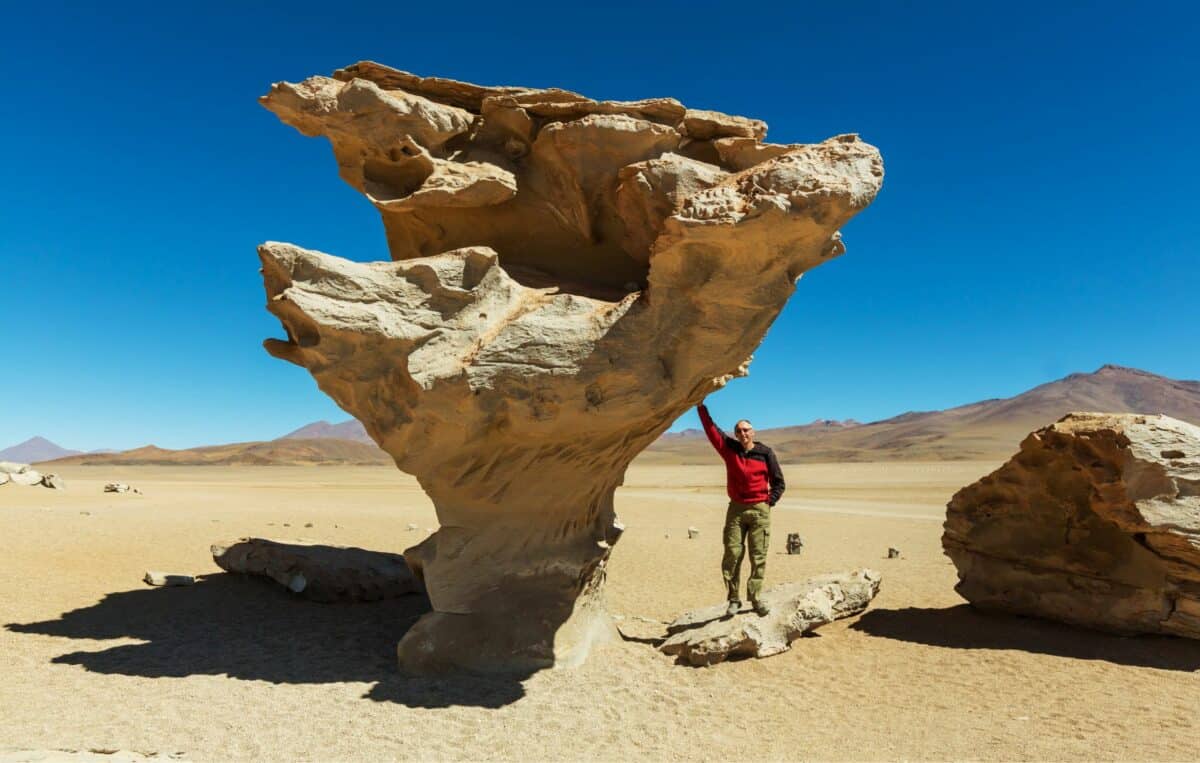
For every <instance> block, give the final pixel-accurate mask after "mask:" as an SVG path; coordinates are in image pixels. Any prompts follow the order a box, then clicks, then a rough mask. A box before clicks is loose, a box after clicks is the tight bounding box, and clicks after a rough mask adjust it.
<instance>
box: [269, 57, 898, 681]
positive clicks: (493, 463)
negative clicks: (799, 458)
mask: <svg viewBox="0 0 1200 763" xmlns="http://www.w3.org/2000/svg"><path fill="white" fill-rule="evenodd" d="M262 102H263V104H264V105H265V106H266V107H267V108H268V109H270V110H271V111H272V112H274V113H275V114H276V115H277V116H278V117H279V118H280V119H281V120H283V121H284V122H285V123H287V124H289V125H291V126H293V127H295V128H296V129H298V130H299V131H300V132H302V133H303V134H305V135H309V136H317V135H324V136H325V137H327V138H328V139H329V141H330V143H331V144H332V146H333V153H334V157H335V158H336V160H337V164H338V171H339V173H340V174H341V176H342V179H343V180H345V181H346V182H347V183H349V184H350V185H351V186H353V187H354V188H355V189H357V190H358V191H360V192H361V193H363V194H364V195H365V196H366V197H367V198H368V199H369V200H370V201H371V202H372V203H373V204H374V205H375V206H376V207H377V208H378V209H379V212H380V214H381V215H382V217H383V223H384V228H385V230H386V233H387V243H388V247H389V249H390V252H391V257H392V260H393V261H392V262H373V263H366V264H363V263H358V262H351V261H349V260H344V259H341V258H338V257H334V256H331V255H328V254H322V253H319V252H314V251H308V250H305V249H300V248H298V247H295V246H291V245H288V244H280V243H267V244H263V245H262V246H261V247H259V255H260V258H261V260H262V264H263V271H262V272H263V278H264V281H265V285H266V290H267V295H268V298H269V301H268V309H269V310H270V311H271V313H273V314H274V315H275V316H276V317H277V318H278V319H279V320H280V322H281V323H282V324H283V326H284V328H285V329H286V330H287V336H288V338H287V340H286V341H280V340H267V342H266V343H265V345H266V347H267V349H268V351H270V352H271V353H272V354H273V355H275V356H276V357H279V358H282V359H284V360H288V361H290V362H292V363H295V364H297V365H300V366H303V367H304V368H307V369H308V370H309V371H310V372H311V373H312V375H313V377H314V378H315V379H316V381H317V384H318V386H320V388H321V389H322V390H323V391H324V392H326V393H327V394H328V395H329V396H330V397H332V398H333V399H334V400H335V401H336V402H337V403H338V404H339V405H340V406H341V407H342V408H344V409H345V410H346V411H348V412H349V413H351V414H352V415H354V416H355V417H356V418H358V419H359V420H360V421H361V422H362V423H363V425H364V427H365V428H366V430H367V432H368V433H369V434H370V435H371V437H372V438H373V439H374V440H375V441H376V442H377V443H378V444H379V446H380V447H382V448H383V449H384V450H386V451H387V452H388V453H389V454H391V455H392V456H393V458H394V459H395V461H396V465H397V466H398V467H399V468H401V469H403V470H404V471H406V472H410V473H412V474H414V475H415V476H416V477H417V479H418V480H419V481H420V484H421V486H422V487H423V488H424V489H425V491H426V492H427V493H428V494H429V496H430V498H431V499H432V500H433V503H434V505H435V507H436V509H437V512H438V517H439V520H440V522H441V528H440V529H439V530H438V531H437V532H436V533H434V534H433V535H432V536H431V537H430V538H429V539H427V540H426V541H424V542H423V543H421V544H420V545H418V546H416V547H414V548H410V549H408V550H407V551H405V558H406V559H407V560H408V562H409V564H410V565H411V566H412V568H413V570H414V571H415V572H416V574H417V575H418V576H420V577H421V578H422V579H423V582H424V584H425V586H426V587H427V590H428V592H429V598H430V601H431V603H432V605H433V609H434V611H433V612H431V613H429V614H427V615H425V616H424V617H423V618H422V619H421V620H420V621H419V622H418V623H417V624H416V625H415V626H414V627H413V628H412V629H411V630H409V631H408V632H407V633H406V634H405V636H404V638H403V640H402V641H401V642H400V645H399V648H398V651H399V656H400V661H401V664H402V667H404V668H405V669H407V670H410V671H430V670H439V669H445V668H451V667H465V668H469V669H480V670H510V669H511V670H523V669H534V668H538V667H542V666H546V665H551V664H555V663H568V662H572V661H577V660H579V659H582V658H583V656H584V655H586V653H587V650H588V647H589V645H590V644H592V643H595V642H596V640H597V639H603V638H609V637H611V635H612V634H613V633H614V629H613V627H612V625H611V623H610V621H609V618H608V617H607V615H605V613H604V611H603V606H602V601H601V597H600V593H601V588H602V583H603V580H604V571H605V563H606V560H607V558H608V555H609V551H610V549H611V548H612V544H613V543H615V542H616V540H617V538H618V537H619V536H620V533H621V529H622V528H621V525H620V524H619V523H618V522H617V520H616V516H615V513H614V511H613V492H614V490H615V489H616V488H617V486H618V485H620V484H621V481H622V479H623V477H624V473H625V469H626V467H627V466H628V464H629V462H630V461H631V460H632V459H633V458H634V456H635V455H637V454H638V452H639V451H641V450H642V449H643V448H644V447H646V446H647V445H648V444H649V443H651V442H652V441H653V440H654V439H655V438H656V437H658V436H659V434H661V433H662V432H663V431H664V430H665V429H666V427H667V426H669V425H670V423H671V422H672V421H673V420H674V419H675V418H676V417H677V416H679V415H680V414H681V413H683V412H684V411H685V410H687V409H688V408H689V407H691V406H693V405H695V404H696V403H697V402H699V401H700V400H701V399H702V398H703V397H704V396H705V395H707V394H709V393H711V392H713V391H714V390H717V389H719V388H720V387H721V386H722V385H724V384H725V382H726V381H727V380H729V379H730V378H732V377H735V376H741V375H744V374H745V373H746V366H747V363H748V362H749V358H750V354H751V352H752V351H753V350H754V348H755V347H756V346H757V345H758V343H759V342H760V341H761V339H762V337H763V334H764V333H765V332H766V330H767V327H768V326H769V325H770V324H771V322H772V320H774V318H775V317H776V316H777V315H778V314H779V311H780V310H781V309H782V308H783V305H784V303H785V302H786V301H787V299H788V297H789V296H790V295H791V294H792V292H793V290H794V289H795V283H796V281H797V279H798V278H799V277H800V275H801V274H802V273H803V272H804V271H806V270H808V269H809V268H811V267H813V266H815V265H818V264H820V263H822V262H824V261H826V260H827V259H829V258H832V257H834V256H836V255H838V254H841V253H842V252H843V251H844V249H843V246H842V244H841V241H840V234H839V233H838V230H839V228H841V226H842V225H844V224H845V223H846V221H848V220H849V219H850V218H851V217H852V216H853V215H854V214H855V213H857V212H858V211H859V210H861V209H863V208H864V207H865V206H867V204H869V203H870V202H871V200H872V199H873V198H874V196H875V194H876V193H877V192H878V190H879V188H880V185H881V183H882V180H883V168H882V163H881V160H880V157H879V152H878V151H877V150H876V149H875V148H873V147H872V146H869V145H867V144H866V143H863V142H862V141H860V140H859V139H858V137H857V136H855V135H840V136H837V137H835V138H831V139H829V140H827V141H825V142H823V143H819V144H815V145H789V146H784V145H772V144H768V143H763V142H762V139H763V137H764V135H765V133H766V125H764V124H763V123H762V122H759V121H756V120H752V119H745V118H742V117H734V116H727V115H725V114H719V113H716V112H711V111H698V110H694V109H687V108H685V107H684V106H682V105H681V104H680V103H678V102H677V101H675V100H672V99H668V98H661V99H653V100H644V101H632V102H614V101H603V102H598V101H593V100H589V99H587V98H584V97H581V96H579V95H576V94H574V93H570V92H566V91H563V90H535V89H527V88H514V87H481V86H478V85H471V84H467V83H462V82H455V81H451V80H445V79H437V78H421V77H417V76H415V75H412V74H407V73H405V72H400V71H396V70H394V69H390V68H387V67H384V66H380V65H378V64H374V63H370V62H364V63H359V64H355V65H354V66H351V67H349V68H346V69H343V70H339V71H337V72H336V73H335V74H334V76H333V77H332V78H330V77H312V78H310V79H307V80H305V81H304V82H301V83H299V84H290V83H279V84H276V85H274V86H273V87H272V88H271V91H270V92H269V93H268V94H267V95H266V96H264V97H263V98H262Z"/></svg>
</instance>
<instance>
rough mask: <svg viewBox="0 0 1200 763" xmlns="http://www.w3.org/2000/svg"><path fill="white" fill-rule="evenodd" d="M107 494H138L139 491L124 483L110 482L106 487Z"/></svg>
mask: <svg viewBox="0 0 1200 763" xmlns="http://www.w3.org/2000/svg"><path fill="white" fill-rule="evenodd" d="M104 492H106V493H130V492H133V493H136V492H137V491H136V490H134V489H133V488H131V487H129V485H126V484H125V483H124V482H110V483H108V484H107V485H105V486H104Z"/></svg>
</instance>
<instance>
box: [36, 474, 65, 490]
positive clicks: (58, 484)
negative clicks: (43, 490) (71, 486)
mask: <svg viewBox="0 0 1200 763" xmlns="http://www.w3.org/2000/svg"><path fill="white" fill-rule="evenodd" d="M41 483H42V487H49V488H54V489H55V490H63V489H65V488H66V487H67V481H66V480H64V479H63V478H62V477H60V476H58V475H57V474H43V475H42V480H41Z"/></svg>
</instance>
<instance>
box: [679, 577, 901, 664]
mask: <svg viewBox="0 0 1200 763" xmlns="http://www.w3.org/2000/svg"><path fill="white" fill-rule="evenodd" d="M881 580H882V578H881V576H880V575H879V573H878V572H875V571H874V570H869V569H860V570H855V571H853V572H841V573H836V574H833V575H824V576H821V577H816V578H812V579H810V580H807V581H804V582H798V583H785V584H783V585H781V586H776V587H774V588H771V589H769V590H767V591H764V592H763V594H762V600H763V602H764V603H766V604H767V605H769V606H770V608H771V611H770V613H769V614H767V615H766V616H765V617H760V616H759V615H756V614H755V613H754V612H753V611H750V610H747V611H744V612H741V613H739V614H737V615H734V616H733V617H727V616H726V614H725V609H726V604H715V605H713V606H711V607H706V608H704V609H697V610H694V611H692V612H688V613H686V614H684V615H681V616H680V617H678V618H677V619H676V620H675V621H674V622H672V623H671V624H670V625H668V626H667V633H668V634H670V635H669V636H668V638H667V640H666V641H664V642H663V643H662V644H661V645H660V646H659V647H658V648H659V649H660V650H662V651H663V652H665V653H666V654H670V655H675V656H677V657H678V658H679V660H680V661H681V662H685V663H687V664H689V665H695V666H701V665H715V664H716V663H718V662H724V661H725V660H727V659H729V658H731V657H734V658H736V657H770V656H772V655H775V654H779V653H780V652H786V651H787V650H788V649H789V648H790V647H791V643H792V641H794V640H796V639H797V638H799V637H800V636H802V635H804V634H805V633H808V632H809V631H812V630H815V629H816V628H818V627H820V626H822V625H825V624H826V623H831V622H833V621H834V620H838V619H841V618H843V617H853V616H854V615H857V614H860V613H862V612H863V611H864V610H865V609H866V608H867V606H868V605H869V604H870V603H871V600H872V599H874V598H875V595H876V594H878V593H879V584H880V582H881Z"/></svg>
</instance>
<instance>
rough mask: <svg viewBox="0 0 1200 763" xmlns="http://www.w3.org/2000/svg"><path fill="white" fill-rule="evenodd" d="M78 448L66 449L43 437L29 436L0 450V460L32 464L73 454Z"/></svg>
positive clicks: (78, 451) (77, 451)
mask: <svg viewBox="0 0 1200 763" xmlns="http://www.w3.org/2000/svg"><path fill="white" fill-rule="evenodd" d="M82 452H83V451H80V450H68V449H66V448H63V447H61V446H59V445H55V444H54V443H52V442H50V441H49V440H47V439H46V438H45V437H30V438H29V439H28V440H26V441H25V442H21V443H17V444H16V445H13V446H11V447H8V448H5V449H4V450H0V461H16V462H17V463H19V464H32V463H33V462H35V461H49V460H51V459H54V458H62V457H63V456H73V455H75V454H76V453H82Z"/></svg>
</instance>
